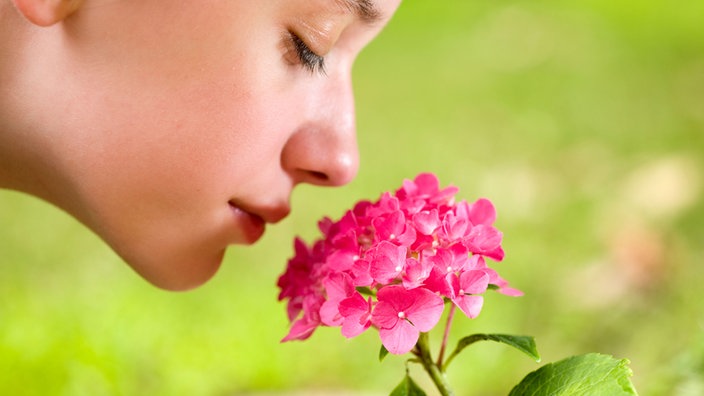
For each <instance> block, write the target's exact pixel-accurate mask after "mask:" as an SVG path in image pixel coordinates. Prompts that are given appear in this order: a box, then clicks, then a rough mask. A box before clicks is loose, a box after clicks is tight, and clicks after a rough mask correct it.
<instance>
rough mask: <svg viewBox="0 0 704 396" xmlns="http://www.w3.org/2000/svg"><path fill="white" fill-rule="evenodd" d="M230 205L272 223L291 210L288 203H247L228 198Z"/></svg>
mask: <svg viewBox="0 0 704 396" xmlns="http://www.w3.org/2000/svg"><path fill="white" fill-rule="evenodd" d="M229 204H230V205H232V206H234V207H237V208H239V209H241V210H243V211H245V212H247V213H249V214H251V215H253V216H257V217H259V218H261V219H262V220H264V222H266V223H270V224H274V223H278V222H279V221H281V220H283V219H284V218H285V217H286V216H288V214H289V212H291V208H290V207H289V205H288V204H276V205H259V206H257V205H247V204H245V203H243V202H238V201H237V200H230V202H229Z"/></svg>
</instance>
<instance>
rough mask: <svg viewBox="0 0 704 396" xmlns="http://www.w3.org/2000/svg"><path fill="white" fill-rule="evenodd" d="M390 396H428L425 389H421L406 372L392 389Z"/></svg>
mask: <svg viewBox="0 0 704 396" xmlns="http://www.w3.org/2000/svg"><path fill="white" fill-rule="evenodd" d="M389 396H427V395H426V394H425V392H424V391H423V389H421V388H420V387H419V386H418V385H417V384H416V383H415V382H414V381H413V380H412V379H411V377H410V376H409V375H408V374H406V377H404V378H403V381H401V383H400V384H398V386H396V388H394V390H392V391H391V394H390V395H389Z"/></svg>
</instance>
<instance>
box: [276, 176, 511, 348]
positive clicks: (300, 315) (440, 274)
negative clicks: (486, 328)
mask: <svg viewBox="0 0 704 396" xmlns="http://www.w3.org/2000/svg"><path fill="white" fill-rule="evenodd" d="M456 192H457V188H456V187H445V188H441V187H440V185H439V182H438V179H437V177H436V176H435V175H433V174H431V173H421V174H420V175H418V176H417V177H416V178H415V179H414V180H404V182H403V185H402V186H401V188H399V189H398V190H396V191H395V192H394V193H390V192H385V193H383V194H381V196H380V197H379V199H378V200H377V201H375V202H372V201H360V202H358V203H356V204H355V205H354V207H353V208H352V209H351V210H348V211H346V212H345V213H344V215H343V216H342V217H341V218H340V219H339V220H337V221H335V220H333V219H330V218H327V217H326V218H324V219H322V220H321V221H320V222H319V223H318V228H319V229H320V232H321V237H320V238H319V239H318V240H316V241H314V242H313V243H312V244H310V245H307V244H305V243H304V242H303V241H302V240H300V239H298V238H296V239H295V241H294V251H295V254H294V256H293V257H292V258H291V259H290V260H289V261H288V265H287V268H286V271H285V272H284V273H283V274H282V275H281V276H280V277H279V280H278V286H279V288H280V289H281V291H280V293H279V300H286V301H287V313H288V318H289V321H290V322H291V323H292V325H291V329H290V331H289V333H288V334H287V335H286V337H284V339H283V341H289V340H304V339H306V338H308V337H310V335H311V334H313V332H314V331H315V329H316V328H317V327H319V326H331V327H341V332H342V334H343V335H344V336H345V337H355V336H357V335H359V334H361V333H362V332H364V331H365V330H367V329H368V328H370V327H372V326H373V327H375V328H377V329H378V330H379V336H380V338H381V341H382V343H383V345H384V346H385V347H386V348H387V349H388V350H389V352H391V353H395V354H400V353H405V352H408V351H410V350H411V349H412V348H413V346H414V345H415V343H416V342H417V340H418V337H419V334H420V332H427V331H429V330H430V329H432V328H433V327H434V326H435V325H436V323H437V321H438V320H439V318H440V316H441V315H442V311H443V308H444V302H445V301H451V302H452V303H453V304H455V305H456V306H457V307H458V308H459V309H460V310H461V311H462V312H464V313H465V315H467V316H468V317H470V318H475V317H477V315H479V313H480V312H481V309H482V305H483V303H484V299H483V297H482V294H483V293H484V292H485V291H486V290H487V289H488V288H489V286H490V285H493V286H494V287H492V289H495V290H497V291H498V292H499V293H503V294H506V295H509V296H519V295H521V294H522V293H521V292H520V291H519V290H516V289H514V288H511V287H510V286H509V285H508V282H507V281H506V280H504V279H503V278H502V277H501V276H499V274H498V273H497V272H496V270H494V269H493V268H490V267H489V266H487V264H486V260H485V258H490V259H492V260H494V261H501V260H502V259H503V258H504V251H503V248H502V247H501V242H502V237H503V235H502V234H501V232H500V231H499V230H497V229H496V228H495V227H494V225H493V224H494V222H495V220H496V210H495V208H494V205H493V204H492V203H491V202H490V201H489V200H487V199H483V198H482V199H478V200H477V201H475V202H474V203H468V202H467V201H464V200H463V201H460V202H455V198H454V195H455V193H456ZM360 293H364V294H369V296H368V297H366V298H365V297H363V296H362V294H360ZM443 297H444V298H445V299H443Z"/></svg>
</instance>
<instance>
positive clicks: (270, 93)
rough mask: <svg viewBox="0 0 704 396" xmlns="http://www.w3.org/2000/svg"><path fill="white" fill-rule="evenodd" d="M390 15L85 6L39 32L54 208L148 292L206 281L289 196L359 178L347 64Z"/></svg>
mask: <svg viewBox="0 0 704 396" xmlns="http://www.w3.org/2000/svg"><path fill="white" fill-rule="evenodd" d="M399 1H400V0H390V1H386V0H379V1H361V0H360V1H355V0H275V1H267V2H258V1H244V0H242V1H195V2H178V3H174V2H169V1H106V2H104V4H102V3H100V2H85V3H84V4H83V6H82V8H81V9H79V10H78V11H76V12H75V13H74V14H73V15H71V16H70V17H69V18H67V19H66V20H64V21H63V22H62V23H61V24H58V25H54V26H51V27H49V28H44V29H47V32H46V33H41V34H43V35H45V36H46V37H49V33H50V32H51V33H52V36H51V37H52V38H51V39H47V40H45V41H44V42H42V43H43V44H42V45H45V47H44V48H42V51H44V62H47V63H49V62H50V63H51V68H50V69H51V70H52V73H54V74H52V75H45V76H44V77H43V78H44V79H45V80H46V81H45V82H44V84H45V85H44V86H45V87H46V88H47V91H48V92H49V94H50V95H52V99H51V102H52V105H51V106H53V107H51V106H49V105H47V106H46V111H47V112H53V113H52V114H47V115H46V117H43V118H42V121H43V120H46V122H47V125H45V129H46V130H47V131H51V133H52V134H54V135H53V137H52V139H53V140H54V141H55V142H56V145H55V149H54V153H55V154H56V158H55V161H56V169H59V170H60V172H58V171H57V174H59V175H60V176H59V178H61V179H62V180H61V182H62V183H63V185H64V186H67V188H64V189H61V190H57V192H56V193H55V195H54V196H53V197H52V199H53V201H55V202H57V203H58V204H59V206H62V207H64V208H65V209H66V210H68V211H69V212H70V213H71V214H73V215H74V216H76V217H77V218H78V219H80V220H81V221H82V222H84V223H85V224H86V225H88V226H89V227H90V228H91V229H93V230H94V231H95V232H96V233H98V234H99V235H100V236H101V237H102V238H103V239H104V240H105V241H106V242H107V243H108V244H109V245H110V246H111V247H113V249H115V251H116V252H117V253H118V254H119V255H121V256H122V257H123V258H124V260H125V261H127V262H128V263H129V264H130V265H131V266H132V267H133V268H134V269H135V270H136V271H137V272H138V273H140V274H141V275H142V276H144V277H145V278H146V279H147V280H149V281H150V282H152V283H154V284H155V285H157V286H160V287H163V288H167V289H187V288H191V287H195V286H197V285H199V284H201V283H203V282H205V281H206V280H207V279H209V278H210V277H211V276H212V275H213V274H214V273H215V271H216V270H217V268H218V267H219V265H220V262H221V260H222V257H223V254H224V251H225V248H226V247H227V246H228V245H231V244H245V245H246V244H251V243H254V242H255V241H257V240H258V239H259V238H260V237H261V236H262V233H263V232H264V229H265V226H266V224H268V223H276V222H278V221H279V220H281V219H282V218H284V217H285V216H286V215H287V214H288V213H289V211H290V207H289V197H290V194H291V191H292V189H293V188H294V186H295V185H296V184H299V183H313V184H317V185H323V186H336V185H342V184H345V183H347V182H349V181H350V180H351V179H352V178H353V177H354V176H355V174H356V171H357V164H358V155H357V147H356V138H355V120H354V102H353V95H352V86H351V80H350V73H351V67H352V63H353V61H354V59H355V57H356V56H357V54H358V53H359V52H360V51H361V50H362V48H363V47H364V46H365V45H366V44H367V43H368V42H369V41H370V40H371V39H372V38H373V37H374V36H375V35H376V34H377V33H378V32H379V31H380V30H381V28H382V27H383V25H384V24H385V23H386V22H387V21H388V18H390V16H391V14H392V13H393V12H394V11H395V9H396V7H397V6H398V2H399ZM43 37H44V36H43ZM46 43H50V44H51V45H52V46H48V45H46ZM57 104H58V105H57Z"/></svg>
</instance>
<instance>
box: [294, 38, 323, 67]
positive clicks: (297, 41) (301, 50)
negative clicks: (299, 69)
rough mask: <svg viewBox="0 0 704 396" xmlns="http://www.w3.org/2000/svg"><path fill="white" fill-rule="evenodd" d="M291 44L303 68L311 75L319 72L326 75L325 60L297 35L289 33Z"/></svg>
mask: <svg viewBox="0 0 704 396" xmlns="http://www.w3.org/2000/svg"><path fill="white" fill-rule="evenodd" d="M289 35H290V39H291V44H292V45H293V49H294V50H295V52H296V56H297V57H298V60H299V61H300V63H301V66H303V67H304V68H306V69H308V71H310V72H311V73H315V72H318V73H320V74H323V75H324V74H325V58H323V57H322V56H320V55H318V54H316V53H315V52H313V50H311V49H310V47H308V45H307V44H306V43H305V42H304V41H303V40H302V39H301V38H300V37H298V35H296V33H293V32H289Z"/></svg>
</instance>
